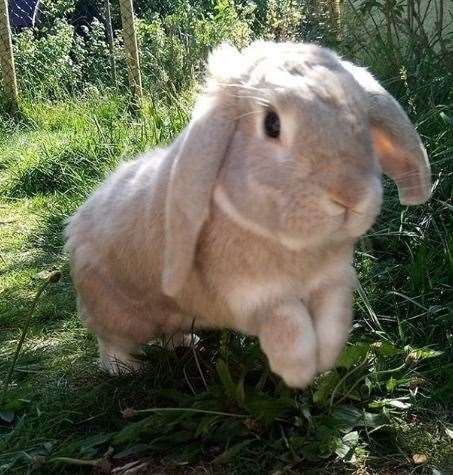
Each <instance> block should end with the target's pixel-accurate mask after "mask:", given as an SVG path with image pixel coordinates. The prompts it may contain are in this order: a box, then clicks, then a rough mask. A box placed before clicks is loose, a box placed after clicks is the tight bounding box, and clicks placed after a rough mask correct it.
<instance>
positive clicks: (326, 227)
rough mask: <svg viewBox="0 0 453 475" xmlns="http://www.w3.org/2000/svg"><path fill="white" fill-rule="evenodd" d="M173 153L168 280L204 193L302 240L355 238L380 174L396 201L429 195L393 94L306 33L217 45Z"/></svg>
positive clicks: (376, 201) (246, 222) (281, 236)
mask: <svg viewBox="0 0 453 475" xmlns="http://www.w3.org/2000/svg"><path fill="white" fill-rule="evenodd" d="M208 69H209V79H208V82H207V86H206V89H205V91H204V93H203V94H202V95H201V96H200V98H199V100H198V102H197V104H196V107H195V111H194V114H193V118H192V121H191V123H190V124H189V127H188V129H187V130H186V132H185V133H184V137H183V138H182V141H181V143H180V145H179V150H178V153H177V157H176V159H175V162H174V164H173V168H172V172H171V177H170V183H169V188H168V196H167V203H166V206H167V208H166V249H165V267H164V276H163V284H164V285H163V287H164V291H165V292H166V293H167V294H169V295H175V294H176V293H177V292H178V291H179V290H180V288H181V287H182V285H183V283H184V280H185V278H186V277H187V274H188V272H189V271H190V268H191V265H192V262H193V256H194V252H195V247H196V242H197V238H198V234H199V232H200V230H201V227H202V225H203V223H204V222H205V221H206V219H207V218H208V216H209V210H210V206H211V200H212V199H214V200H215V201H216V203H217V204H218V205H219V207H220V208H221V209H222V210H223V211H224V212H226V213H227V214H229V215H230V217H231V218H233V219H234V220H236V221H237V222H238V223H239V224H240V225H242V226H243V227H245V228H247V229H249V230H250V231H252V232H255V233H257V234H260V235H262V236H265V237H268V238H269V239H273V240H278V241H279V242H280V243H281V244H282V245H283V246H286V247H288V248H290V249H294V250H298V249H303V248H309V247H313V246H320V245H325V244H326V243H327V242H328V241H332V240H337V241H338V240H343V241H344V240H349V241H353V240H355V239H356V238H357V237H359V236H360V235H361V234H363V233H364V232H365V231H366V230H367V229H368V228H369V227H370V226H371V225H372V224H373V222H374V220H375V217H376V215H377V214H378V212H379V209H380V206H381V202H382V185H381V174H382V173H385V174H387V175H388V176H390V177H391V178H392V179H393V180H394V181H395V182H396V184H397V186H398V190H399V195H400V200H401V202H402V203H403V204H418V203H422V202H424V201H425V200H426V199H427V198H428V197H429V194H430V188H431V186H430V185H431V180H430V170H429V163H428V160H427V156H426V152H425V149H424V147H423V145H422V143H421V141H420V138H419V136H418V134H417V133H416V131H415V129H414V127H413V126H412V124H411V123H410V121H409V119H408V118H407V116H406V114H405V113H404V111H403V110H402V108H401V107H400V106H399V104H398V103H397V102H396V101H395V100H394V99H393V97H392V96H390V94H388V93H387V92H386V91H385V89H383V88H382V87H381V86H380V85H379V83H378V82H377V81H376V80H375V79H374V78H373V77H372V76H371V75H370V74H369V73H368V72H367V71H366V70H364V69H363V68H359V67H356V66H354V65H353V64H351V63H348V62H345V61H342V60H340V58H339V57H338V56H336V55H335V54H334V53H332V52H331V51H329V50H327V49H324V48H321V47H319V46H315V45H311V44H293V43H281V44H278V43H271V42H257V43H253V44H252V45H251V46H250V47H248V48H246V49H245V50H244V51H243V52H242V53H240V52H238V51H237V50H235V49H234V48H232V47H231V46H227V45H223V46H221V47H219V48H218V49H217V50H215V51H214V52H213V53H212V55H211V57H210V61H209V68H208Z"/></svg>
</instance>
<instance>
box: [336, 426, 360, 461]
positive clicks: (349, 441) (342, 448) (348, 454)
mask: <svg viewBox="0 0 453 475" xmlns="http://www.w3.org/2000/svg"><path fill="white" fill-rule="evenodd" d="M358 443H359V433H358V432H357V431H353V432H349V433H348V434H346V435H345V436H344V437H343V438H342V439H338V442H337V447H336V449H335V453H336V454H337V455H338V457H340V458H341V459H345V460H347V461H354V459H355V457H354V448H355V447H356V446H357V444H358Z"/></svg>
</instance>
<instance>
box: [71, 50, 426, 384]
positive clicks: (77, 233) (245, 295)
mask: <svg viewBox="0 0 453 475" xmlns="http://www.w3.org/2000/svg"><path fill="white" fill-rule="evenodd" d="M264 46H265V48H264V49H262V48H261V46H260V45H254V46H252V47H250V48H249V50H246V53H245V54H244V55H240V54H239V53H237V52H236V53H232V52H231V51H229V50H224V51H223V54H233V56H234V57H233V58H230V59H231V60H235V61H237V63H238V64H237V69H238V71H236V73H235V74H236V75H234V76H232V77H229V78H225V77H222V78H221V79H220V78H219V77H218V76H216V75H215V74H216V72H215V71H214V72H213V73H212V74H213V75H214V80H213V82H211V83H210V85H209V86H208V90H207V92H206V94H205V95H204V96H202V97H201V99H200V100H199V102H198V105H197V109H196V111H195V114H194V118H193V121H192V123H191V124H190V125H189V127H188V128H187V129H186V130H185V131H184V132H183V133H182V134H181V135H180V136H179V138H178V139H177V140H176V141H175V142H174V143H173V144H172V145H170V146H169V147H168V148H167V149H164V150H158V151H155V152H153V153H149V154H147V155H145V156H144V157H142V158H140V159H138V160H136V161H134V162H131V163H128V164H125V165H123V166H122V167H121V168H120V169H119V170H118V171H117V172H116V173H114V174H113V175H112V176H111V177H110V178H109V179H108V180H107V181H106V183H105V184H104V185H103V186H102V187H101V188H100V189H99V190H98V191H96V192H95V193H94V194H93V195H92V196H91V197H90V198H89V199H88V201H87V202H86V203H85V204H84V205H83V206H82V207H81V208H80V210H79V211H78V213H77V214H76V215H75V216H74V217H73V218H72V219H71V222H70V224H69V226H68V228H67V231H66V235H67V239H68V243H67V246H68V249H69V250H70V252H71V254H72V262H73V278H74V283H75V286H76V288H77V292H78V302H79V310H80V313H81V316H82V318H83V319H84V320H85V322H86V324H87V326H88V327H89V328H91V329H92V330H93V331H94V332H95V333H96V335H97V336H98V339H99V344H100V352H101V359H102V361H103V364H104V366H105V367H107V369H109V370H110V371H111V372H113V373H115V372H118V371H119V370H121V369H122V368H121V364H123V363H124V364H125V365H128V366H134V365H136V364H137V363H136V361H135V360H134V358H133V357H132V354H133V353H136V352H138V351H139V350H140V347H141V346H142V345H144V344H146V343H147V342H149V341H150V340H152V339H153V338H155V337H159V336H163V335H177V336H178V337H179V338H184V334H186V333H188V332H190V330H191V329H192V327H193V326H195V327H203V328H205V327H214V328H220V327H227V328H233V329H237V330H240V331H242V332H244V333H247V334H250V335H256V336H258V337H259V339H260V342H261V346H262V348H263V350H264V352H265V353H266V354H267V356H268V358H269V362H270V365H271V368H272V369H273V370H274V371H276V372H277V373H278V374H280V375H281V376H282V377H283V378H284V380H285V381H286V382H287V383H288V384H289V385H291V386H297V387H301V386H305V385H306V384H308V383H309V382H310V381H311V380H312V378H313V377H314V376H315V374H316V373H317V372H319V371H323V370H325V369H327V368H329V367H330V366H332V365H333V363H334V361H335V359H336V357H337V356H338V354H339V352H340V351H341V348H342V346H343V344H344V341H345V339H346V337H347V334H348V331H349V328H350V321H351V307H352V305H351V298H352V289H353V287H354V283H355V277H354V271H353V269H352V253H353V246H354V243H355V241H356V240H357V238H358V237H359V236H360V235H361V234H363V233H364V232H365V231H366V230H367V229H368V228H369V227H370V226H371V225H372V223H373V222H374V219H375V217H376V215H377V213H378V212H379V209H380V205H381V200H382V187H381V183H380V178H381V167H382V168H384V171H387V172H388V173H389V174H390V175H391V176H393V177H394V178H395V176H396V175H398V173H400V174H401V176H402V178H401V180H400V181H398V177H396V178H395V179H396V181H397V182H398V184H399V185H400V195H401V196H402V198H403V199H405V200H406V201H407V202H417V201H423V200H424V199H426V197H427V194H428V193H429V190H428V191H426V189H427V186H428V185H429V183H428V181H429V168H427V162H426V155H425V154H424V149H423V148H422V146H421V144H420V141H419V139H418V136H417V135H416V133H415V132H414V131H413V129H412V126H411V125H410V123H409V121H408V120H407V117H406V116H405V115H404V112H402V110H401V109H400V108H399V107H398V105H397V104H396V102H395V101H394V100H393V99H391V98H390V99H389V98H388V97H390V96H388V94H387V93H386V92H385V91H384V90H383V89H382V88H380V86H379V85H378V84H377V83H376V82H375V81H374V80H373V78H372V77H371V76H370V75H369V74H368V73H366V72H365V73H363V72H360V74H365V76H364V78H365V83H366V82H367V81H368V82H371V90H372V91H373V94H374V95H373V101H374V100H375V99H376V102H379V101H380V100H384V102H385V101H390V103H389V104H390V105H389V104H387V106H388V108H389V110H385V111H384V112H385V113H384V114H378V120H377V121H376V122H379V121H382V122H384V128H383V129H382V127H381V125H376V127H375V128H376V130H377V132H375V131H374V129H373V134H372V133H371V131H370V126H369V122H368V121H369V120H370V122H372V123H373V124H374V122H373V121H374V117H373V115H372V113H373V111H372V107H375V104H374V102H373V101H372V103H373V106H370V99H369V96H368V95H367V92H366V91H367V89H366V87H368V85H367V84H365V86H366V87H365V86H363V84H364V80H363V77H359V79H358V81H359V82H356V80H355V79H354V76H355V74H354V76H353V75H352V74H351V72H350V71H353V73H354V68H355V67H354V66H352V65H349V64H347V63H345V64H344V66H342V64H341V62H340V61H339V59H338V58H337V57H336V56H335V55H333V54H331V53H330V52H328V51H327V50H324V49H322V48H319V47H315V46H311V45H288V44H286V45H275V44H264ZM267 49H270V50H271V53H272V50H273V49H278V50H279V51H280V53H282V58H280V57H278V58H276V57H275V56H272V54H271V53H269V52H268V51H267ZM225 51H226V53H225ZM228 51H229V52H228ZM247 51H248V52H247ZM274 52H275V51H274ZM285 55H286V56H287V57H286V56H285ZM217 56H220V57H221V56H222V52H220V53H219V52H218V53H217ZM247 58H248V59H247ZM218 59H219V58H217V60H218ZM215 63H216V58H213V59H212V60H211V70H213V69H215V68H214V64H215ZM269 64H270V65H269ZM266 65H267V66H266ZM282 65H283V66H284V67H282ZM231 69H233V70H234V68H233V67H232V68H231ZM360 71H361V70H360ZM370 78H371V79H370ZM233 79H234V80H233ZM380 95H382V96H383V98H381V96H380ZM370 110H371V112H370ZM274 111H276V112H274ZM277 112H278V115H277ZM395 114H400V115H401V117H402V118H401V117H399V119H400V121H401V123H400V122H398V121H397V119H395ZM369 115H370V117H371V118H369ZM276 117H277V119H278V121H276ZM279 117H281V119H280V118H279ZM386 121H390V123H391V125H392V127H394V128H396V129H398V128H399V130H395V131H393V129H392V133H393V132H396V134H395V136H393V135H391V134H390V135H389V134H388V131H387V129H386V128H385V127H386V126H387V124H386ZM263 123H264V126H263ZM280 123H281V131H280ZM401 124H402V125H401ZM277 126H278V127H277ZM382 130H384V131H383V132H382ZM266 135H267V136H266ZM376 137H377V138H376ZM381 142H382V143H381ZM400 142H401V143H400ZM373 144H374V145H373ZM373 146H374V147H375V149H373ZM376 150H377V152H376ZM381 150H383V151H384V152H383V153H384V158H382V157H381V156H380V155H379V152H380V151H381ZM409 154H410V156H409ZM387 156H389V157H391V158H392V160H393V161H392V162H391V164H390V165H388V163H386V162H385V160H386V159H387V158H386V157H387ZM413 156H414V157H415V158H413ZM395 157H396V158H395ZM378 159H380V160H381V163H379V161H378ZM398 160H400V161H401V163H402V165H401V167H400V168H401V170H402V171H401V170H400V168H398V169H397V167H396V165H395V163H397V165H398ZM410 160H414V163H415V165H414V163H412V162H411V161H410ZM392 167H393V168H392ZM411 167H412V168H411ZM395 170H396V171H395Z"/></svg>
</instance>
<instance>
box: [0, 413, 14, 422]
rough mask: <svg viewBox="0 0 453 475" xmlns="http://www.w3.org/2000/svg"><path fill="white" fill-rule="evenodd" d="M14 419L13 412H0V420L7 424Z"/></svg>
mask: <svg viewBox="0 0 453 475" xmlns="http://www.w3.org/2000/svg"><path fill="white" fill-rule="evenodd" d="M15 417H16V415H15V414H14V412H13V411H0V419H1V420H2V421H4V422H7V423H8V424H11V422H13V420H14V418H15Z"/></svg>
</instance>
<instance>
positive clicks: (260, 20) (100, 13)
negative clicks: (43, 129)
mask: <svg viewBox="0 0 453 475" xmlns="http://www.w3.org/2000/svg"><path fill="white" fill-rule="evenodd" d="M133 3H134V5H133ZM406 3H407V9H406V10H404V9H401V8H400V3H399V2H393V1H391V0H383V2H368V1H365V0H341V3H340V0H253V1H252V0H251V1H244V0H134V2H133V0H0V66H1V73H2V81H1V88H0V105H3V104H4V103H6V105H7V106H8V107H9V109H10V110H12V111H13V112H14V111H16V110H17V109H18V103H19V102H20V98H21V97H24V96H27V97H29V96H32V97H33V98H36V97H37V96H40V97H44V98H46V99H48V98H50V99H53V98H57V99H58V98H65V97H66V95H67V94H68V93H69V94H72V93H74V92H77V91H79V90H85V89H87V88H90V87H94V88H106V87H107V88H115V89H116V90H120V91H122V92H124V91H129V92H130V93H131V96H132V97H133V99H134V102H140V98H141V97H142V94H143V93H142V91H143V90H146V91H147V92H150V93H151V94H152V95H154V94H156V95H157V94H159V95H160V96H162V95H164V97H169V98H171V97H175V96H177V95H178V93H179V92H180V91H182V90H183V89H184V88H186V87H187V85H188V84H190V79H191V78H194V77H196V76H197V75H198V74H199V72H200V71H201V68H202V64H203V62H204V59H205V58H206V55H207V53H208V51H209V50H210V49H211V48H212V46H213V45H215V44H217V43H219V42H220V41H222V40H225V39H228V40H229V41H231V42H233V43H235V44H236V45H237V46H239V47H241V46H245V45H246V44H248V43H249V42H250V41H251V40H252V39H253V38H256V37H259V38H267V39H274V40H280V41H287V40H296V41H299V40H303V41H317V42H321V43H324V44H328V45H334V46H335V45H336V44H338V41H343V50H344V48H350V49H351V50H353V51H351V56H352V57H354V56H360V55H357V54H356V53H357V51H358V50H359V49H362V50H363V51H366V50H367V49H369V48H370V44H371V45H372V44H374V43H375V44H376V45H379V48H381V47H384V48H385V50H386V54H387V55H388V61H387V62H386V63H388V64H389V65H390V66H391V63H392V61H393V60H394V63H395V65H396V66H398V67H399V66H400V63H399V60H398V57H405V56H407V55H405V54H404V52H401V49H404V48H410V49H411V51H413V52H415V53H416V54H415V53H414V54H413V55H412V56H414V64H415V65H417V64H418V63H419V62H420V60H421V59H422V58H423V57H424V55H425V53H426V52H429V51H430V49H433V48H437V49H438V50H440V51H441V52H442V51H443V52H444V57H445V58H446V59H447V60H448V58H449V57H451V55H449V51H450V50H451V45H453V26H452V21H451V19H453V7H452V5H453V3H452V2H450V3H449V4H445V0H408V1H407V2H406ZM340 6H341V10H342V11H341V12H340ZM134 7H135V10H136V15H134ZM340 13H341V15H340ZM343 22H344V25H343ZM347 22H348V23H347ZM341 32H342V34H343V38H342V35H341V34H340V33H341ZM402 35H406V38H407V39H405V38H403V37H402ZM370 37H373V38H375V39H376V41H375V42H374V43H373V41H372V40H371V41H370ZM345 39H346V40H347V41H345ZM362 43H363V44H362ZM138 45H139V46H140V50H139V48H138ZM400 53H401V54H400ZM364 62H366V61H364ZM397 74H399V72H398V73H397ZM160 96H159V97H160Z"/></svg>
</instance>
